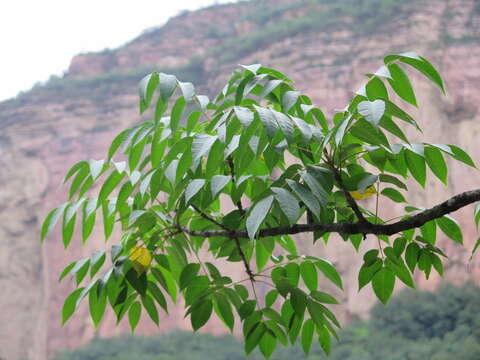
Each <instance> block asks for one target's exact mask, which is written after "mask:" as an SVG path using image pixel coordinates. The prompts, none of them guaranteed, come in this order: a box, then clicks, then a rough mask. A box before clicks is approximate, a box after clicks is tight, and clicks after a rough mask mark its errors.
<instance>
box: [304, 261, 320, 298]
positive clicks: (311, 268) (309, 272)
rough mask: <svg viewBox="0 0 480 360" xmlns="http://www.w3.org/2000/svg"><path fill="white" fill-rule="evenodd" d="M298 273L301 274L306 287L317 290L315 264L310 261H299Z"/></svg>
mask: <svg viewBox="0 0 480 360" xmlns="http://www.w3.org/2000/svg"><path fill="white" fill-rule="evenodd" d="M300 275H301V276H302V279H303V282H304V283H305V285H307V288H308V289H309V290H310V291H315V290H317V287H318V276H317V269H316V268H315V265H314V264H313V263H312V262H310V261H304V262H302V263H300Z"/></svg>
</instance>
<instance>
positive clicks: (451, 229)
mask: <svg viewBox="0 0 480 360" xmlns="http://www.w3.org/2000/svg"><path fill="white" fill-rule="evenodd" d="M436 222H437V225H438V226H439V227H440V229H441V230H442V231H443V233H444V234H445V235H447V236H448V237H449V238H450V239H452V240H453V241H455V242H456V243H459V244H463V235H462V229H460V226H459V225H458V223H457V221H456V220H455V219H453V218H452V217H450V216H448V215H445V216H442V217H441V218H438V219H436Z"/></svg>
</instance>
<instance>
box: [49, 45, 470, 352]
mask: <svg viewBox="0 0 480 360" xmlns="http://www.w3.org/2000/svg"><path fill="white" fill-rule="evenodd" d="M384 63H385V65H383V66H381V67H380V68H379V69H378V70H377V71H375V72H374V73H373V74H368V75H367V81H366V83H365V85H364V86H362V88H361V89H359V90H358V91H357V93H356V94H355V95H354V97H353V98H352V99H351V101H350V102H349V103H348V104H347V106H346V107H345V109H344V110H342V111H340V112H337V113H336V114H335V115H334V116H333V120H332V121H331V122H329V121H327V119H326V118H325V116H324V115H323V112H322V111H321V110H320V109H319V108H317V107H316V106H315V105H313V104H312V101H311V99H310V98H309V97H308V96H306V95H304V94H301V93H300V92H298V91H296V89H295V88H294V86H293V83H292V81H291V80H290V79H289V78H288V77H287V76H285V75H284V74H282V73H280V72H279V71H277V70H274V69H270V68H267V67H263V66H261V65H259V64H254V65H249V66H241V68H240V70H238V71H236V72H235V73H233V74H232V76H231V78H230V79H229V80H228V82H227V84H226V85H225V87H224V88H223V90H222V91H221V92H220V93H219V94H218V95H217V96H216V97H215V98H214V99H213V100H211V101H210V100H209V98H208V97H207V96H204V95H199V94H197V93H196V92H195V88H194V85H193V84H192V83H188V82H181V81H179V80H178V79H177V78H176V77H175V76H174V75H168V74H165V73H158V72H153V73H151V74H149V75H147V76H145V77H144V78H143V79H142V80H141V81H140V84H139V97H140V99H139V109H140V113H141V114H145V115H146V114H148V119H149V120H146V121H142V122H139V123H137V124H135V125H133V126H132V127H131V128H129V129H127V130H124V131H122V132H121V133H120V134H119V135H118V136H117V137H116V138H115V139H114V140H113V142H112V144H111V145H110V148H109V150H108V156H107V158H106V160H90V161H80V162H78V163H77V164H75V165H73V167H72V168H71V169H70V171H69V172H68V173H67V175H66V177H65V181H64V182H70V189H69V199H68V201H67V202H66V203H64V204H63V205H60V206H59V207H57V208H56V209H54V210H52V211H51V212H50V213H49V215H47V217H46V219H45V222H44V224H43V226H42V229H41V238H42V240H43V239H44V238H45V237H46V236H47V235H48V233H50V232H51V231H52V229H53V228H54V226H55V224H56V223H60V224H61V228H62V237H63V242H64V245H65V247H66V248H67V247H68V246H69V245H70V244H71V242H72V240H73V238H74V234H75V229H76V227H77V225H78V228H80V229H81V233H82V242H86V241H88V238H89V237H90V235H91V234H92V230H93V227H94V226H95V224H96V219H97V218H102V220H103V230H104V234H105V239H109V238H110V237H111V235H112V234H113V231H114V229H115V228H116V229H117V231H121V234H122V235H121V239H120V241H118V242H117V243H114V244H112V245H111V249H110V251H109V254H108V255H107V253H108V252H105V253H95V254H93V255H92V256H91V257H88V258H85V259H80V260H78V261H76V262H74V263H73V264H70V265H68V266H67V268H66V269H65V270H64V271H63V273H62V274H61V278H66V277H71V278H74V279H75V283H76V286H77V289H75V290H74V291H73V292H72V294H70V295H69V296H68V297H67V299H66V301H65V306H64V308H63V322H64V323H65V322H66V321H67V320H68V319H69V318H70V317H71V316H72V315H73V313H74V312H75V310H76V309H77V308H78V307H79V305H80V304H81V302H82V300H83V299H84V298H88V302H89V310H90V315H91V317H92V321H93V323H94V325H95V326H98V324H99V323H100V321H101V319H102V317H103V315H104V313H105V311H106V309H107V308H110V309H112V310H113V312H114V313H115V315H116V317H117V322H120V321H122V320H123V319H124V318H125V317H127V318H128V322H129V324H130V327H131V329H132V331H133V330H134V329H135V328H136V326H137V324H138V323H139V321H140V318H141V317H142V316H145V315H148V316H149V317H150V318H151V320H152V321H153V322H154V323H156V324H157V325H159V318H160V317H159V313H158V306H160V308H162V309H163V310H164V311H167V309H168V307H167V300H166V298H167V297H170V299H171V301H172V302H174V303H175V302H176V301H177V298H178V297H179V296H180V297H182V298H183V300H184V304H185V311H186V314H185V315H186V317H189V318H190V321H191V325H192V328H193V329H194V330H198V329H200V328H202V327H203V326H204V325H205V324H206V323H207V322H208V321H209V319H210V318H211V317H212V316H216V317H218V318H219V319H220V320H221V321H222V322H223V323H224V324H225V326H226V327H227V328H228V329H230V330H233V328H234V326H235V324H236V323H237V324H238V323H239V324H240V327H241V329H242V333H243V338H244V340H245V341H244V350H245V352H246V353H247V354H250V353H252V352H253V351H254V350H255V349H257V348H258V349H259V351H260V352H261V353H262V354H263V355H264V356H265V357H269V356H271V355H272V353H273V352H274V350H275V349H276V348H277V347H278V346H279V345H282V346H288V345H289V344H295V343H296V342H297V341H298V342H301V343H302V347H303V349H304V350H305V351H308V349H309V348H310V347H311V343H312V339H313V338H314V337H315V339H318V343H319V345H320V347H321V348H322V351H323V352H325V353H326V354H328V353H330V352H331V351H332V338H336V337H337V331H338V329H339V328H340V324H339V322H338V320H337V319H336V317H335V315H334V313H333V312H332V310H331V308H332V306H335V305H336V304H337V301H336V299H335V298H334V297H333V296H332V295H331V294H328V293H325V292H324V288H323V286H322V285H323V282H324V281H328V282H331V283H332V284H334V285H336V286H337V287H338V288H339V289H343V282H342V278H341V276H340V274H339V273H338V272H337V270H336V268H335V266H334V265H333V264H332V263H331V262H329V261H328V260H327V259H323V258H320V257H317V256H314V254H309V255H306V254H299V253H298V250H297V246H296V241H295V240H294V238H292V237H291V235H293V234H296V233H300V232H313V240H314V241H317V240H318V239H323V240H324V241H327V240H328V238H329V236H330V235H331V233H332V232H338V233H340V234H341V236H342V237H343V239H344V241H349V242H351V244H352V246H353V247H354V248H355V249H357V250H358V249H359V248H360V247H361V246H362V245H363V244H364V241H363V240H365V238H366V233H372V234H377V236H378V239H379V242H378V244H379V245H378V247H379V248H378V249H371V250H369V251H368V252H366V254H365V256H364V264H363V265H362V268H361V270H360V272H359V288H362V287H364V286H366V285H371V286H372V288H373V290H374V291H375V294H376V295H377V297H378V298H379V299H380V300H381V301H382V302H383V303H387V301H388V300H389V298H390V296H391V294H392V292H393V290H394V285H395V283H396V281H397V280H399V281H401V282H403V283H405V284H406V285H407V286H409V287H412V288H413V287H414V286H415V285H414V282H413V276H412V275H413V273H414V271H415V270H416V269H418V270H419V271H420V272H423V273H424V274H425V276H426V277H427V278H428V277H429V276H430V274H431V271H432V270H435V271H436V272H438V273H439V274H440V275H442V274H443V265H442V261H441V257H444V256H445V254H444V253H443V251H442V250H441V249H440V248H438V247H437V246H436V239H437V234H439V233H440V232H439V231H437V226H438V228H439V229H440V230H441V231H442V232H443V233H445V235H446V236H448V237H449V238H451V239H452V240H453V241H454V242H457V243H460V244H461V243H462V241H463V238H462V233H461V229H460V227H459V226H458V224H457V223H456V222H455V220H453V219H452V218H450V217H449V216H448V215H447V213H448V212H450V211H451V210H450V211H445V212H443V213H441V214H434V216H433V217H431V218H429V219H427V220H430V221H427V220H422V219H423V218H425V217H427V216H426V215H425V212H422V209H420V208H416V207H413V206H407V207H406V208H405V212H404V213H403V214H401V216H400V217H403V218H407V219H408V218H409V217H412V216H413V215H414V214H415V213H421V214H420V215H419V216H420V217H416V218H415V217H413V220H415V219H417V220H418V219H419V220H418V221H412V222H411V223H408V220H406V221H407V224H408V226H404V224H405V222H403V223H402V222H397V223H394V224H393V225H392V226H403V227H401V228H399V230H397V231H393V233H394V235H393V236H390V237H389V236H386V235H385V234H392V231H387V230H385V229H387V228H388V226H390V225H384V224H385V221H384V220H383V219H381V218H380V217H379V216H378V214H377V213H376V212H375V213H374V212H372V211H370V210H368V208H367V207H366V206H365V205H363V204H361V203H357V202H356V201H355V199H358V200H361V199H365V198H367V197H370V196H373V195H374V194H376V197H377V203H378V196H380V193H379V191H377V190H376V189H379V187H380V183H381V182H387V183H388V184H389V185H392V186H395V187H397V188H398V189H394V188H386V189H384V191H383V192H381V194H382V195H385V196H386V198H387V199H390V200H393V201H402V202H403V201H406V199H405V197H404V196H403V194H402V191H403V192H405V190H406V189H407V187H406V185H405V184H404V183H403V182H402V181H401V180H400V179H399V178H401V177H403V178H406V179H407V178H409V177H412V178H413V179H415V180H416V181H417V182H418V183H419V184H420V185H421V186H423V187H425V186H426V184H427V181H426V180H427V178H428V177H429V176H431V175H430V173H428V172H427V169H430V170H431V171H432V173H433V175H434V176H436V177H438V179H439V180H441V181H443V182H444V183H446V178H447V173H448V169H447V166H446V163H445V161H444V154H446V155H449V156H451V157H452V158H453V159H456V160H458V161H460V162H464V163H466V164H468V165H470V166H474V164H473V162H472V160H471V158H470V157H469V156H468V155H467V154H466V153H465V152H463V151H462V150H461V149H459V148H458V147H455V146H453V145H452V146H450V145H439V144H428V143H410V142H409V140H408V139H407V138H406V136H405V135H404V133H403V131H402V130H401V128H400V126H402V125H408V126H412V127H413V128H415V129H418V130H419V129H420V127H419V125H418V124H417V122H416V121H415V120H414V119H413V118H412V117H411V116H410V115H408V114H407V113H406V112H405V111H404V110H403V109H402V108H401V107H400V106H399V105H397V104H395V103H393V102H392V100H390V94H394V93H396V94H398V95H399V96H400V97H401V98H402V99H404V100H405V101H407V102H409V103H411V104H413V105H416V100H415V94H414V92H413V88H412V87H411V83H410V81H409V80H408V75H407V73H406V72H405V71H404V70H399V69H401V68H403V69H405V70H407V69H413V70H416V71H418V72H419V73H421V74H423V75H424V76H425V77H426V78H427V79H428V80H430V81H431V82H432V83H433V84H435V85H436V86H437V87H438V88H439V89H440V90H442V91H444V84H443V81H442V79H441V77H440V75H439V74H438V72H437V71H436V69H435V68H434V67H433V65H431V64H430V63H429V62H428V61H427V60H426V59H424V58H423V57H419V56H418V55H416V54H414V53H405V54H398V55H389V56H386V57H385V58H384ZM393 65H396V67H394V66H393ZM389 69H393V71H394V73H395V75H393V76H392V75H391V74H390V70H389ZM400 71H401V72H400ZM400 74H401V75H400ZM387 85H389V86H390V87H391V90H390V92H389V90H388V88H387ZM150 108H151V109H152V110H151V112H150V113H148V112H147V110H148V109H150ZM145 117H147V116H145ZM386 132H388V133H390V135H388V136H387V134H386ZM394 141H401V142H399V143H398V142H394ZM94 185H98V186H97V188H96V189H95V187H94ZM367 190H368V191H367ZM220 196H222V199H223V200H222V201H225V200H228V202H229V203H230V204H233V205H234V207H235V210H233V211H232V210H231V209H230V210H229V212H226V211H224V210H223V209H224V207H223V206H222V202H221V200H220V199H221V198H220ZM390 200H388V201H390ZM382 203H383V201H382ZM224 204H225V203H224ZM247 204H248V207H247ZM377 210H378V207H377ZM427 214H428V213H427ZM475 217H476V215H475ZM80 219H81V221H80ZM299 219H302V220H301V221H303V219H304V220H305V221H306V223H304V224H301V225H299V224H297V222H298V221H299ZM402 224H403V225H402ZM418 228H420V229H418ZM382 231H383V232H382ZM382 234H383V235H382ZM203 251H207V252H208V253H209V254H210V256H211V257H212V258H213V259H214V262H204V261H202V260H201V254H202V253H203ZM215 260H220V261H222V263H221V264H223V262H224V261H226V262H241V263H242V265H243V267H244V269H245V274H244V276H245V277H244V278H239V279H238V278H237V279H232V278H231V277H229V276H226V275H225V274H224V273H223V272H222V271H221V270H220V269H219V267H217V265H216V264H215V262H216V261H215ZM96 274H98V275H96ZM265 282H266V283H267V284H268V286H270V287H272V288H273V289H274V290H275V292H274V293H269V295H268V296H267V297H266V299H261V298H258V297H257V294H256V291H255V287H256V286H258V284H259V283H265ZM245 284H249V286H248V287H246V286H245ZM264 300H265V301H264ZM275 302H276V303H275ZM126 315H127V316H126Z"/></svg>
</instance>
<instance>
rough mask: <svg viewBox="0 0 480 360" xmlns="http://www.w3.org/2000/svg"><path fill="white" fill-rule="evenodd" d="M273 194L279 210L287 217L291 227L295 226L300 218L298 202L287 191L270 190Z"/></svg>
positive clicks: (275, 188)
mask: <svg viewBox="0 0 480 360" xmlns="http://www.w3.org/2000/svg"><path fill="white" fill-rule="evenodd" d="M270 189H271V190H272V191H273V192H274V193H275V200H276V201H277V202H278V205H279V206H280V209H281V210H282V212H283V213H284V214H285V216H286V217H287V219H288V221H289V222H290V224H291V225H293V224H296V222H297V220H298V218H299V217H300V206H299V205H298V200H297V199H296V198H295V196H293V195H292V194H291V193H290V192H289V191H288V190H286V189H283V188H278V187H271V188H270Z"/></svg>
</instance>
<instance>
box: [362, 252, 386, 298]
mask: <svg viewBox="0 0 480 360" xmlns="http://www.w3.org/2000/svg"><path fill="white" fill-rule="evenodd" d="M381 268H382V260H380V259H378V258H376V260H374V262H373V263H372V264H370V265H366V264H364V265H363V266H362V267H361V268H360V271H359V272H358V291H360V290H362V288H363V287H364V286H365V285H367V284H368V283H369V282H370V281H372V278H373V277H374V276H375V274H376V273H377V272H378V271H379V270H380V269H381Z"/></svg>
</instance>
